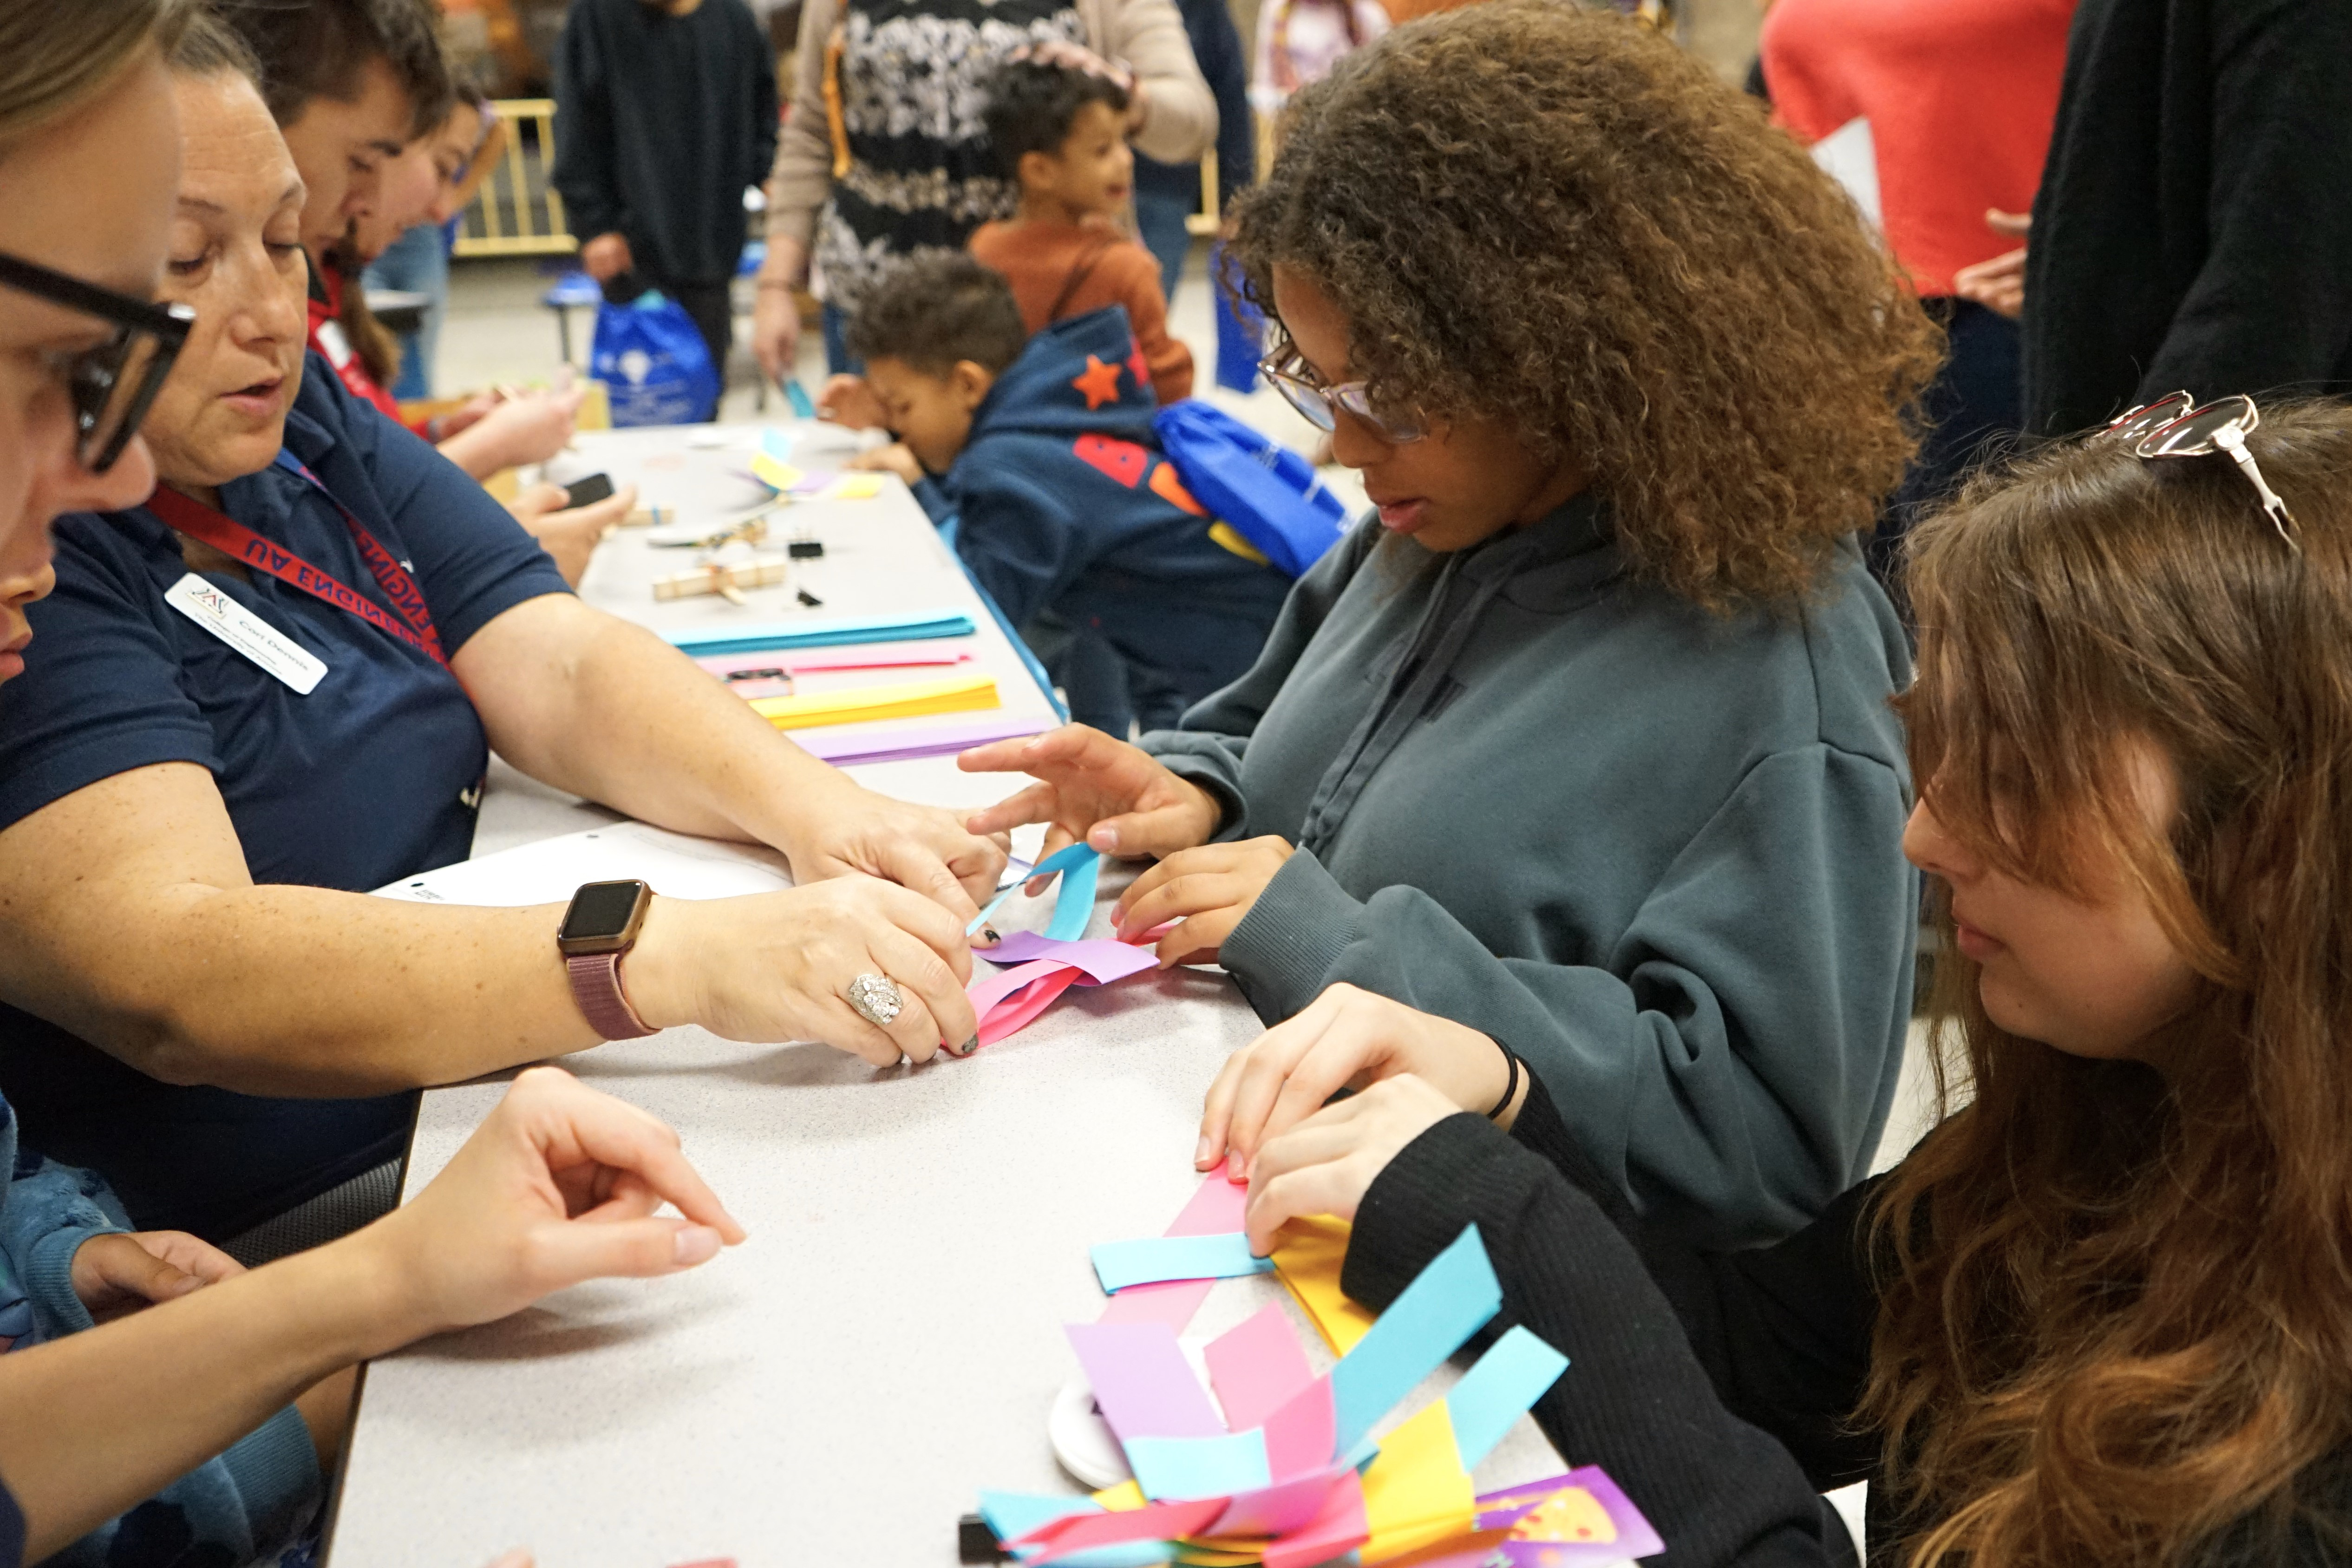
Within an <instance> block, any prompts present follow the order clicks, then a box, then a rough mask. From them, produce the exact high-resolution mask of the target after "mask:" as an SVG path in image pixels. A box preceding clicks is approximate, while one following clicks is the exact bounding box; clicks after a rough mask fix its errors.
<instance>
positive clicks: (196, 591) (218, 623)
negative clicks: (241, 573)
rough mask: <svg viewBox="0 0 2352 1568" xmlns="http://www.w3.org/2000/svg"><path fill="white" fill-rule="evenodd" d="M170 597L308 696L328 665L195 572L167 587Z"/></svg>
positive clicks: (207, 627)
mask: <svg viewBox="0 0 2352 1568" xmlns="http://www.w3.org/2000/svg"><path fill="white" fill-rule="evenodd" d="M163 598H164V601H165V603H167V604H169V605H171V606H172V608H173V609H175V610H177V611H179V612H180V614H182V615H184V616H187V617H188V619H190V620H192V621H194V622H195V623H196V625H198V626H202V627H204V628H205V630H206V631H208V632H210V633H212V634H213V636H215V637H218V638H220V640H221V641H223V642H225V643H226V644H228V646H229V647H233V648H235V649H236V651H237V652H239V653H241V654H243V655H244V656H245V657H246V658H249V659H251V660H252V661H253V662H254V663H256V664H257V665H259V666H260V667H261V668H264V669H266V670H268V672H269V673H270V674H272V675H274V676H276V677H277V678H278V679H280V680H282V681H284V682H285V683H286V684H287V685H289V686H290V687H292V688H293V689H295V690H296V691H297V692H298V693H299V694H300V695H302V696H304V697H308V696H310V690H311V689H312V688H313V687H315V686H317V685H318V684H319V682H320V680H321V679H324V678H325V676H326V673H327V667H326V666H325V665H323V664H320V662H319V661H318V659H317V658H314V657H313V656H312V655H311V652H310V649H309V648H306V647H303V646H302V645H301V644H300V643H298V642H296V641H295V640H294V639H293V638H292V637H288V636H287V635H286V634H285V633H284V632H281V631H279V630H278V628H277V627H276V626H271V625H270V624H269V623H268V621H265V620H263V619H262V618H261V617H260V616H257V615H255V614H254V613H253V612H252V611H251V610H248V609H247V608H246V607H245V606H244V605H240V604H238V603H237V602H236V600H235V599H232V598H230V597H229V596H228V595H226V594H224V593H222V592H221V591H220V590H219V589H218V588H215V587H214V586H213V585H212V584H210V583H207V582H205V580H204V579H203V578H202V577H200V576H198V575H197V574H195V573H194V572H191V573H189V574H187V575H186V576H184V577H183V578H181V579H180V580H179V581H178V582H176V583H174V584H172V585H171V586H170V587H169V588H166V589H165V590H163Z"/></svg>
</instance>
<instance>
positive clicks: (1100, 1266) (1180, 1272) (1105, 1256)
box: [1093, 1230, 1492, 1410]
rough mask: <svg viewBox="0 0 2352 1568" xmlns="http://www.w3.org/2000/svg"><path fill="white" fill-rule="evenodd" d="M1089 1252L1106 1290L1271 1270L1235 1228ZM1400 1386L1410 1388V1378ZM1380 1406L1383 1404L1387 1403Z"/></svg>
mask: <svg viewBox="0 0 2352 1568" xmlns="http://www.w3.org/2000/svg"><path fill="white" fill-rule="evenodd" d="M1093 1257H1094V1260H1095V1278H1096V1279H1099V1280H1101V1281H1102V1288H1103V1289H1106V1290H1124V1289H1127V1288H1128V1287H1129V1285H1157V1284H1159V1283H1160V1281H1161V1280H1163V1279H1234V1278H1237V1277H1238V1276H1240V1275H1244V1274H1271V1273H1273V1272H1274V1259H1273V1258H1253V1257H1251V1256H1250V1249H1249V1237H1246V1236H1244V1235H1243V1234H1242V1233H1241V1232H1240V1231H1237V1230H1236V1231H1232V1232H1228V1233H1227V1234H1225V1235H1223V1236H1147V1237H1138V1238H1137V1239H1136V1240H1133V1241H1102V1242H1097V1243H1096V1244H1095V1246H1094V1248H1093ZM1491 1315H1492V1314H1491V1313H1489V1316H1491ZM1479 1321H1481V1322H1484V1321H1486V1320H1485V1319H1483V1318H1482V1319H1480V1320H1479ZM1366 1337H1367V1338H1370V1336H1369V1335H1367V1336H1366ZM1465 1337H1467V1336H1466V1335H1465ZM1455 1343H1456V1344H1459V1343H1460V1341H1458V1340H1457V1341H1455ZM1450 1353H1452V1347H1451V1346H1448V1347H1447V1349H1446V1350H1445V1351H1444V1352H1440V1353H1439V1355H1438V1358H1437V1359H1438V1360H1439V1361H1444V1359H1445V1357H1446V1355H1448V1354H1450ZM1431 1364H1433V1365H1434V1364H1435V1363H1431ZM1419 1381H1421V1380H1420V1379H1419V1378H1415V1379H1414V1380H1413V1382H1415V1383H1418V1382H1419ZM1405 1386H1406V1387H1408V1388H1410V1387H1412V1384H1406V1385H1405ZM1400 1397H1402V1395H1400ZM1392 1403H1394V1401H1391V1404H1392ZM1381 1408H1382V1409H1383V1410H1385V1409H1386V1408H1387V1406H1386V1405H1383V1406H1381Z"/></svg>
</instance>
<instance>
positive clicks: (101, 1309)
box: [0, 0, 743, 1568]
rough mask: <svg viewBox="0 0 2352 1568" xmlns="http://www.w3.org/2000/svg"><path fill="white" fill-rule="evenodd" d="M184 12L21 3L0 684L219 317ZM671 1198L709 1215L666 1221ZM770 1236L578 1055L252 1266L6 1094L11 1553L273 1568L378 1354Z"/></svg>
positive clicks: (102, 2) (318, 1489) (1, 34)
mask: <svg viewBox="0 0 2352 1568" xmlns="http://www.w3.org/2000/svg"><path fill="white" fill-rule="evenodd" d="M180 10H181V6H180V5H176V4H174V3H173V0H75V4H73V5H58V4H56V0H0V609H4V610H5V628H0V631H5V648H6V652H5V656H0V680H6V679H10V678H12V677H14V676H15V675H16V673H17V672H18V670H19V668H21V658H20V656H21V655H22V653H23V651H24V650H25V647H26V639H27V637H28V633H27V631H26V621H25V614H24V612H25V608H26V605H28V604H30V603H31V602H32V601H34V600H37V599H38V598H40V597H41V596H42V595H44V594H45V593H47V591H48V588H49V584H50V574H49V554H50V545H49V540H48V529H49V524H50V521H52V519H54V518H55V517H56V516H57V515H58V513H59V512H61V511H64V510H68V509H75V508H85V509H92V508H119V507H124V506H130V505H132V504H134V503H136V502H137V501H138V500H141V499H142V498H144V497H145V496H146V494H147V493H148V492H149V491H150V490H151V489H153V488H154V484H155V468H154V463H153V461H152V458H151V456H150V454H149V451H148V448H147V447H146V444H145V443H144V442H143V441H142V440H141V439H140V438H139V436H138V428H139V423H140V411H141V410H142V408H143V407H145V406H146V405H149V404H150V403H151V402H152V401H153V399H154V397H155V395H156V394H157V391H158V389H159V387H160V386H161V385H162V384H163V382H164V378H165V377H166V376H167V375H168V374H170V372H171V370H172V361H173V354H174V353H175V352H176V351H177V350H178V348H179V347H180V345H181V343H182V342H183V340H184V338H185V337H186V335H187V333H188V331H189V329H190V326H191V324H192V323H191V320H190V315H189V312H188V311H187V310H185V309H184V308H166V307H162V306H158V305H155V304H152V303H151V302H150V296H151V294H152V291H153V289H154V286H155V279H156V277H157V275H158V273H159V272H160V271H161V269H162V267H163V258H164V256H165V252H166V248H167V245H166V241H167V238H168V230H169V226H170V222H171V217H172V202H173V187H174V183H175V180H176V178H177V176H178V174H179V157H178V137H177V132H176V129H175V126H174V112H173V98H172V91H171V87H170V83H169V79H167V77H166V75H165V73H164V70H163V65H162V63H161V61H160V59H159V58H158V50H157V46H156V39H155V35H156V34H157V32H158V31H159V30H160V31H162V32H163V35H164V37H165V41H168V40H169V37H170V33H171V31H172V30H173V28H174V27H176V26H178V25H179V22H180V20H181V18H180V16H177V15H176V13H178V12H179V11H180ZM10 887H11V891H12V892H19V893H21V892H22V891H24V888H23V885H22V884H21V883H12V884H10ZM591 1151H593V1153H592V1152H591ZM616 1191H617V1192H618V1193H619V1194H620V1195H618V1196H614V1195H613V1194H615V1192H616ZM656 1194H660V1196H656ZM661 1197H667V1198H668V1199H669V1200H670V1201H672V1202H674V1203H675V1204H676V1205H677V1207H678V1209H679V1211H680V1213H681V1214H682V1215H685V1216H687V1217H686V1218H683V1219H676V1218H672V1219H662V1218H656V1217H653V1215H652V1214H651V1210H652V1208H653V1207H654V1205H656V1204H657V1203H658V1202H659V1201H660V1198H661ZM742 1234H743V1233H742V1229H741V1227H740V1226H738V1225H737V1224H736V1223H735V1222H734V1221H733V1220H732V1219H731V1218H730V1217H729V1216H728V1215H727V1212H726V1210H725V1209H723V1208H722V1207H720V1206H719V1201H718V1199H717V1198H716V1197H715V1196H714V1195H713V1194H711V1192H710V1190H709V1188H708V1187H706V1186H705V1185H704V1184H702V1182H701V1180H700V1179H699V1178H698V1177H697V1176H696V1175H695V1173H694V1172H693V1170H692V1168H691V1167H690V1166H688V1164H687V1163H686V1161H685V1160H684V1159H683V1157H681V1155H680V1154H679V1152H678V1150H677V1139H676V1138H675V1136H674V1135H672V1134H671V1133H670V1132H669V1131H668V1130H667V1129H666V1128H664V1127H662V1126H661V1125H660V1124H659V1123H657V1122H656V1121H653V1119H652V1118H650V1117H648V1116H646V1115H645V1114H644V1113H643V1112H640V1111H637V1110H632V1109H630V1108H628V1107H626V1106H625V1105H622V1104H621V1103H620V1102H618V1101H617V1100H611V1099H608V1098H606V1097H604V1096H603V1095H600V1094H596V1093H594V1092H593V1091H592V1090H590V1089H585V1088H583V1087H582V1086H581V1085H580V1084H578V1083H576V1082H574V1081H573V1080H572V1079H570V1078H568V1077H566V1076H564V1075H563V1074H562V1073H559V1072H555V1071H553V1070H551V1069H550V1070H541V1071H539V1072H534V1073H529V1074H526V1075H524V1077H523V1078H522V1079H520V1081H519V1082H518V1083H517V1085H516V1087H515V1089H514V1090H513V1091H512V1092H511V1093H509V1095H508V1097H507V1098H506V1100H504V1101H503V1102H502V1103H501V1104H500V1105H499V1108H498V1109H497V1110H495V1111H493V1112H492V1113H491V1115H490V1117H489V1119H488V1121H487V1122H486V1123H485V1124H484V1126H483V1128H482V1129H481V1130H480V1131H478V1132H477V1133H476V1134H475V1136H474V1137H473V1138H472V1139H471V1140H470V1141H469V1142H467V1146H466V1148H465V1149H464V1150H463V1151H461V1152H459V1154H458V1155H457V1158H456V1159H455V1160H453V1161H452V1162H451V1163H450V1165H449V1166H448V1168H447V1169H446V1171H444V1172H443V1173H442V1174H441V1175H440V1176H439V1177H437V1178H436V1180H435V1181H434V1182H433V1183H432V1184H430V1185H429V1186H428V1187H427V1188H426V1189H425V1191H424V1192H423V1193H422V1194H418V1196H417V1197H416V1198H415V1200H414V1201H412V1202H411V1203H410V1204H409V1205H407V1206H406V1207H404V1208H403V1209H402V1210H401V1211H400V1212H399V1214H398V1215H395V1216H394V1217H392V1218H390V1219H387V1220H385V1221H383V1222H382V1223H381V1224H378V1225H375V1226H370V1227H369V1228H368V1229H366V1230H364V1231H362V1232H361V1233H359V1234H358V1235H356V1236H353V1237H349V1238H347V1239H346V1240H343V1241H341V1242H338V1243H336V1244H335V1245H333V1246H331V1247H322V1248H320V1249H319V1250H317V1251H315V1252H310V1253H307V1254H304V1255H302V1256H301V1257H299V1258H293V1259H289V1260H288V1261H286V1262H284V1263H279V1264H276V1265H273V1266H271V1267H270V1268H263V1269H258V1270H255V1271H253V1272H250V1273H248V1272H246V1271H245V1270H242V1269H240V1268H238V1267H237V1266H236V1264H235V1263H234V1262H232V1261H231V1260H230V1259H229V1258H226V1257H225V1256H223V1255H222V1254H220V1253H219V1252H217V1251H215V1250H214V1249H213V1248H211V1247H206V1246H205V1244H203V1243H202V1242H200V1241H198V1240H197V1239H196V1238H195V1237H191V1236H185V1235H175V1234H172V1233H166V1232H144V1233H133V1232H131V1230H130V1229H129V1226H127V1224H126V1223H125V1219H124V1215H123V1214H122V1209H121V1203H120V1201H119V1200H118V1198H117V1196H116V1194H114V1193H113V1192H112V1191H111V1190H110V1188H108V1187H107V1185H106V1184H104V1183H103V1182H102V1181H100V1180H99V1179H97V1178H96V1177H94V1176H92V1175H91V1174H90V1173H88V1172H85V1171H78V1170H74V1169H72V1168H70V1167H67V1166H62V1165H58V1164H55V1163H51V1162H50V1161H48V1160H46V1159H44V1158H42V1155H41V1152H38V1151H37V1148H35V1147H31V1146H27V1145H26V1144H25V1143H23V1142H20V1141H19V1138H18V1129H17V1126H16V1119H15V1117H14V1115H13V1113H12V1112H11V1110H10V1108H9V1106H8V1104H7V1102H6V1101H5V1100H0V1352H5V1353H4V1354H0V1568H17V1565H18V1564H19V1563H22V1562H26V1561H41V1560H48V1561H53V1562H57V1563H68V1564H83V1563H105V1564H107V1565H108V1568H167V1565H168V1564H180V1565H183V1568H184V1564H187V1563H198V1562H212V1563H230V1562H239V1561H250V1560H254V1559H257V1558H259V1559H267V1558H268V1557H270V1556H272V1555H274V1554H275V1553H276V1552H278V1550H279V1549H280V1548H281V1547H282V1546H283V1545H284V1544H285V1543H286V1542H287V1541H288V1539H289V1537H291V1536H292V1535H293V1534H295V1533H296V1532H297V1531H299V1530H300V1529H301V1528H302V1527H303V1526H304V1524H305V1523H306V1521H308V1520H309V1519H310V1515H311V1512H312V1510H313V1509H314V1508H315V1506H316V1504H317V1502H318V1500H319V1499H320V1496H321V1495H322V1493H323V1475H322V1472H323V1470H324V1469H325V1468H327V1467H329V1466H331V1463H332V1460H333V1456H334V1454H335V1452H336V1450H337V1449H338V1448H339V1447H340V1446H341V1434H342V1430H343V1426H344V1423H345V1413H346V1411H347V1410H348V1408H349V1405H350V1402H351V1397H352V1373H351V1371H350V1368H351V1367H352V1364H353V1363H356V1362H358V1361H360V1360H362V1359H363V1358H365V1357H368V1356H371V1355H375V1354H379V1353H382V1352H386V1351H389V1350H391V1349H393V1348H394V1347H396V1346H399V1345H401V1344H404V1343H406V1342H408V1341H410V1340H413V1339H416V1338H419V1337H421V1336H423V1335H425V1334H429V1333H433V1332H435V1331H438V1330H441V1329H445V1328H451V1327H456V1326H458V1325H460V1324H465V1323H474V1322H483V1321H488V1320H489V1319H492V1318H495V1317H499V1316H502V1315H503V1314H505V1313H507V1312H510V1311H513V1310H517V1309H518V1308H520V1307H521V1306H524V1305H525V1304H527V1303H529V1302H530V1301H531V1300H536V1299H537V1298H538V1297H540V1296H541V1295H544V1294H546V1293H547V1292H548V1291H550V1290H553V1289H560V1288H561V1287H562V1286H565V1285H568V1284H572V1283H575V1282H577V1281H579V1280H582V1279H592V1278H594V1277H596V1276H599V1275H608V1274H628V1275H653V1274H667V1273H673V1272H676V1271H677V1270H679V1269H681V1268H691V1267H693V1266H695V1265H697V1264H699V1263H702V1262H704V1261H707V1260H708V1259H709V1258H711V1257H713V1256H714V1255H715V1254H716V1253H717V1252H718V1250H719V1247H720V1245H721V1244H722V1243H729V1242H733V1241H738V1240H740V1239H741V1237H742ZM386 1281H398V1282H400V1284H399V1288H397V1289H387V1288H386V1285H385V1282H386ZM94 1320H95V1321H96V1322H95V1326H94V1324H93V1321H94ZM142 1499H144V1501H142ZM124 1510H131V1512H129V1513H128V1514H125V1513H124ZM118 1515H120V1516H121V1518H119V1519H118V1518H117V1517H116V1516H118Z"/></svg>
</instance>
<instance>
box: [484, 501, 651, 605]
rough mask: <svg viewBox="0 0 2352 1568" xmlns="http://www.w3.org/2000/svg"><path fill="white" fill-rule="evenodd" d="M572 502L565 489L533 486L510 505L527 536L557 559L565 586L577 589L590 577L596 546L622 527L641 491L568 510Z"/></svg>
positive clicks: (556, 567)
mask: <svg viewBox="0 0 2352 1568" xmlns="http://www.w3.org/2000/svg"><path fill="white" fill-rule="evenodd" d="M570 499H571V498H570V497H569V496H567V495H565V494H564V491H563V487H562V486H561V485H533V486H531V487H530V489H527V490H524V491H523V492H522V493H520V495H518V496H516V497H515V499H514V500H510V501H509V502H508V503H507V510H508V511H509V512H511V513H513V514H514V520H515V521H517V522H519V523H520V524H522V526H523V531H524V532H526V533H528V534H530V536H531V537H532V538H533V539H536V540H538V541H539V544H540V548H541V549H542V550H544V551H546V552H548V554H550V555H551V556H553V557H554V558H555V569H556V570H557V571H558V572H561V573H562V574H563V581H564V583H565V584H567V585H569V586H571V587H574V588H577V587H578V586H580V579H581V578H583V577H585V576H586V575H587V574H588V562H589V559H590V558H591V557H592V556H593V555H594V554H595V553H596V546H597V545H599V544H601V543H603V542H604V538H605V536H606V535H607V534H610V533H611V532H612V531H614V529H616V528H618V527H620V526H621V520H622V519H623V518H625V517H627V516H628V515H629V510H630V508H632V507H634V506H635V505H636V504H637V487H636V486H635V485H624V486H622V487H621V488H620V489H617V490H615V491H614V492H613V493H612V494H611V495H608V496H606V497H605V498H604V500H599V501H590V502H589V503H588V504H587V505H586V506H567V505H566V504H565V503H566V502H567V501H568V500H570Z"/></svg>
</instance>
